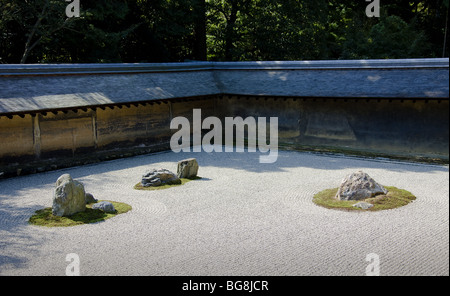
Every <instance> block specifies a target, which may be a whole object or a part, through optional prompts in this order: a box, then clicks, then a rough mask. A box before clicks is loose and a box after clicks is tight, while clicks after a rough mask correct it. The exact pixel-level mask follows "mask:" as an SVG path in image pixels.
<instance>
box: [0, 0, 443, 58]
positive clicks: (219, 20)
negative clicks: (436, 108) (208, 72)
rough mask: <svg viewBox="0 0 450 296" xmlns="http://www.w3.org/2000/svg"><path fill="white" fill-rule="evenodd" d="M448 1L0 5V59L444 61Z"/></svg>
mask: <svg viewBox="0 0 450 296" xmlns="http://www.w3.org/2000/svg"><path fill="white" fill-rule="evenodd" d="M448 2H449V1H448V0H428V1H411V0H392V1H388V0H381V16H380V17H379V18H376V17H372V18H369V17H367V16H366V13H365V10H366V6H367V5H368V4H369V2H366V1H365V0H352V1H349V0H337V1H327V0H80V3H81V9H80V11H81V15H80V17H79V18H75V17H74V18H67V16H66V13H65V9H66V6H67V5H68V4H69V3H68V2H65V1H64V0H28V1H27V0H8V1H6V0H0V63H110V62H114V63H115V62H124V63H135V62H182V61H186V60H208V61H260V60H280V61H281V60H323V59H385V58H427V57H448V45H447V44H448V43H447V40H446V34H447V27H448V5H449V4H448Z"/></svg>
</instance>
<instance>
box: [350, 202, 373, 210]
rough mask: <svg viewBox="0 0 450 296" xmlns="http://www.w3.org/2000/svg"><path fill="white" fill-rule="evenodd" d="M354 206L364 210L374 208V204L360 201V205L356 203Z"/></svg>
mask: <svg viewBox="0 0 450 296" xmlns="http://www.w3.org/2000/svg"><path fill="white" fill-rule="evenodd" d="M353 206H354V207H356V208H360V209H363V210H368V209H370V208H371V207H373V204H371V203H368V202H365V201H360V202H358V203H355V204H354V205H353Z"/></svg>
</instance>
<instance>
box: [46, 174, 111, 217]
mask: <svg viewBox="0 0 450 296" xmlns="http://www.w3.org/2000/svg"><path fill="white" fill-rule="evenodd" d="M97 202H98V201H97V200H96V199H95V198H94V196H93V195H92V194H90V193H86V191H85V189H84V185H83V183H81V182H79V181H77V180H74V179H72V177H71V176H70V175H69V174H64V175H62V176H60V177H59V178H58V180H57V181H56V184H55V190H54V193H53V205H52V214H53V215H55V216H60V217H62V216H72V215H74V214H76V213H79V212H84V211H85V210H86V204H91V203H96V204H94V205H93V206H92V208H93V209H96V208H98V209H100V210H102V211H104V212H115V209H114V205H113V204H112V203H110V202H106V201H102V202H100V203H97Z"/></svg>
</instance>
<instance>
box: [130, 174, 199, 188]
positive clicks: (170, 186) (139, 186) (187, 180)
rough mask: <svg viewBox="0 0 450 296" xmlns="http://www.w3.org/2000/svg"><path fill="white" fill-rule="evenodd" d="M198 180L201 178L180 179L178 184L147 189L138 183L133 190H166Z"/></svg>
mask: <svg viewBox="0 0 450 296" xmlns="http://www.w3.org/2000/svg"><path fill="white" fill-rule="evenodd" d="M199 179H201V177H195V178H192V179H187V178H180V180H181V183H180V184H164V185H161V186H149V187H144V186H142V185H141V182H139V183H137V184H136V185H134V187H133V188H134V189H136V190H161V189H168V188H172V187H176V186H181V185H184V184H186V183H187V182H189V181H192V180H199Z"/></svg>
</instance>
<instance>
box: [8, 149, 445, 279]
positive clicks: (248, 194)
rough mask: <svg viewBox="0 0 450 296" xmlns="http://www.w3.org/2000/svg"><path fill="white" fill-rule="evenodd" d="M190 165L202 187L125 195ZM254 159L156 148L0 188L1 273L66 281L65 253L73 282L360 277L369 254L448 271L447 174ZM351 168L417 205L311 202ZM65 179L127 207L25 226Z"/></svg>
mask: <svg viewBox="0 0 450 296" xmlns="http://www.w3.org/2000/svg"><path fill="white" fill-rule="evenodd" d="M190 157H195V158H197V161H198V163H199V165H200V169H199V176H201V177H202V178H203V179H201V180H195V181H191V182H189V183H187V184H185V185H183V186H179V187H174V188H170V189H166V190H157V191H139V190H134V189H133V186H134V185H135V184H136V183H138V182H139V181H140V177H141V175H142V174H143V173H144V172H145V171H146V170H147V169H150V168H167V169H169V170H172V171H174V172H176V168H177V161H179V160H181V159H185V158H190ZM258 157H259V154H258V153H248V152H246V153H178V154H176V153H173V152H166V153H159V154H152V155H145V156H138V157H133V158H127V159H120V160H114V161H108V162H103V163H99V164H94V165H87V166H82V167H74V168H70V169H64V170H59V171H53V172H46V173H41V174H36V175H30V176H23V177H17V178H14V179H5V180H0V275H65V273H66V267H67V266H68V264H69V263H70V262H68V261H66V256H67V254H70V253H75V254H77V255H78V256H79V258H80V274H81V275H188V276H189V275H192V276H195V275H220V276H232V275H237V276H238V275H244V276H252V275H280V276H282V275H294V276H295V275H365V274H366V268H367V266H368V265H370V264H371V263H372V262H373V261H366V258H368V257H367V256H368V255H369V254H372V253H374V254H376V255H378V258H379V262H380V268H379V271H380V275H447V276H448V275H449V168H448V166H437V165H422V164H412V163H402V162H394V161H387V160H369V159H358V158H349V157H340V156H330V155H318V154H310V153H301V152H289V151H280V152H279V157H278V161H277V162H276V163H274V164H260V163H259V161H258ZM357 170H363V171H364V172H366V173H368V174H369V175H370V176H371V177H372V178H374V179H375V180H376V181H377V182H379V183H380V184H383V185H387V186H396V187H398V188H403V189H406V190H408V191H411V192H412V193H413V194H414V195H416V197H417V200H415V201H414V202H412V203H410V204H409V205H407V206H405V207H401V208H398V209H393V210H386V211H380V212H364V213H354V212H343V211H336V210H329V209H325V208H322V207H319V206H316V205H315V204H314V203H313V202H312V198H313V195H314V194H315V193H317V192H319V191H321V190H323V189H327V188H332V187H338V186H339V184H340V182H341V180H342V178H343V177H344V176H345V175H347V174H349V173H352V172H355V171H357ZM64 173H69V174H71V175H72V177H73V178H74V179H76V180H79V181H81V182H83V183H84V185H85V188H86V191H87V192H89V193H92V194H93V195H94V197H95V198H97V199H101V200H114V201H119V202H125V203H128V204H130V205H131V206H132V207H133V209H132V210H131V211H130V212H128V213H126V214H122V215H119V216H116V217H114V218H112V219H109V220H106V221H104V222H99V223H95V224H89V225H81V226H75V227H68V228H46V227H38V226H33V225H29V224H28V222H27V221H28V219H29V217H30V216H31V215H32V214H33V213H34V211H36V210H38V209H42V208H44V207H49V206H51V204H52V194H53V188H54V183H55V182H56V180H57V178H58V177H59V176H60V175H62V174H64ZM369 258H370V256H369Z"/></svg>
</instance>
